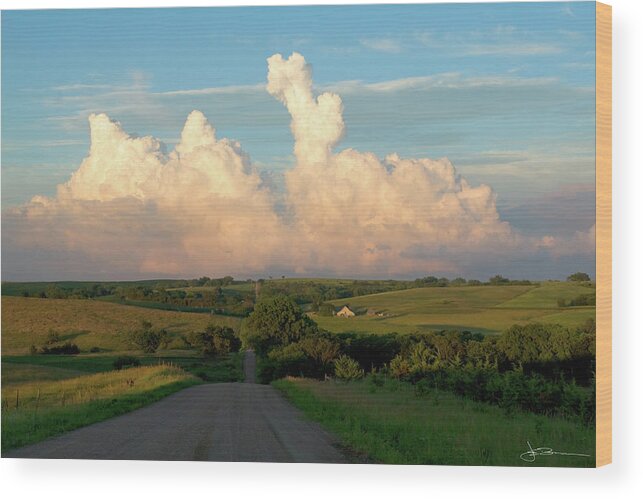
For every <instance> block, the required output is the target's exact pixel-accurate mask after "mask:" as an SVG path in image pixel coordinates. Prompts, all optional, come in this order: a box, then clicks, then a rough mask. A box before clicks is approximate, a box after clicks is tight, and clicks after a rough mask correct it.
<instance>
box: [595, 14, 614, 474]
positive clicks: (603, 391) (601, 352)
mask: <svg viewBox="0 0 643 499" xmlns="http://www.w3.org/2000/svg"><path fill="white" fill-rule="evenodd" d="M596 295H597V296H596V305H597V306H596V466H603V465H605V464H609V463H611V462H612V7H611V6H610V5H605V4H602V3H598V2H596Z"/></svg>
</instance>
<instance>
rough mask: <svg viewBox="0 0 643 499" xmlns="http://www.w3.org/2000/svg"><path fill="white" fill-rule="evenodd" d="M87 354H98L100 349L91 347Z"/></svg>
mask: <svg viewBox="0 0 643 499" xmlns="http://www.w3.org/2000/svg"><path fill="white" fill-rule="evenodd" d="M89 352H90V353H98V352H100V348H98V347H91V348H90V349H89Z"/></svg>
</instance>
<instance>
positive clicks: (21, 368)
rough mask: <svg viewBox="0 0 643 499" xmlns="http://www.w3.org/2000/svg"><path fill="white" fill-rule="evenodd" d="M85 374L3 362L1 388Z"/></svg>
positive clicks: (48, 367)
mask: <svg viewBox="0 0 643 499" xmlns="http://www.w3.org/2000/svg"><path fill="white" fill-rule="evenodd" d="M83 374H86V373H85V372H83V371H80V370H76V369H65V368H62V367H50V366H42V365H37V364H26V363H25V364H9V363H5V362H4V361H3V366H2V386H4V387H6V386H9V385H17V384H21V383H28V382H30V381H34V380H39V381H58V380H61V379H68V378H76V377H78V376H82V375H83Z"/></svg>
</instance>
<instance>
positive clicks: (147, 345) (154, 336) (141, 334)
mask: <svg viewBox="0 0 643 499" xmlns="http://www.w3.org/2000/svg"><path fill="white" fill-rule="evenodd" d="M131 340H132V343H134V345H136V346H137V347H139V348H140V349H141V350H143V351H144V352H145V353H154V352H156V350H158V347H159V346H160V345H161V341H162V340H163V335H161V333H159V332H156V331H154V330H153V329H152V323H151V322H148V321H145V320H144V321H142V322H141V329H139V330H138V331H134V332H133V333H132V336H131Z"/></svg>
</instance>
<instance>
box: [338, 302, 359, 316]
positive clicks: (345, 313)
mask: <svg viewBox="0 0 643 499" xmlns="http://www.w3.org/2000/svg"><path fill="white" fill-rule="evenodd" d="M337 317H355V312H353V311H352V310H351V309H350V308H348V305H345V306H344V307H343V308H342V309H341V310H340V311H339V312H337Z"/></svg>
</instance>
